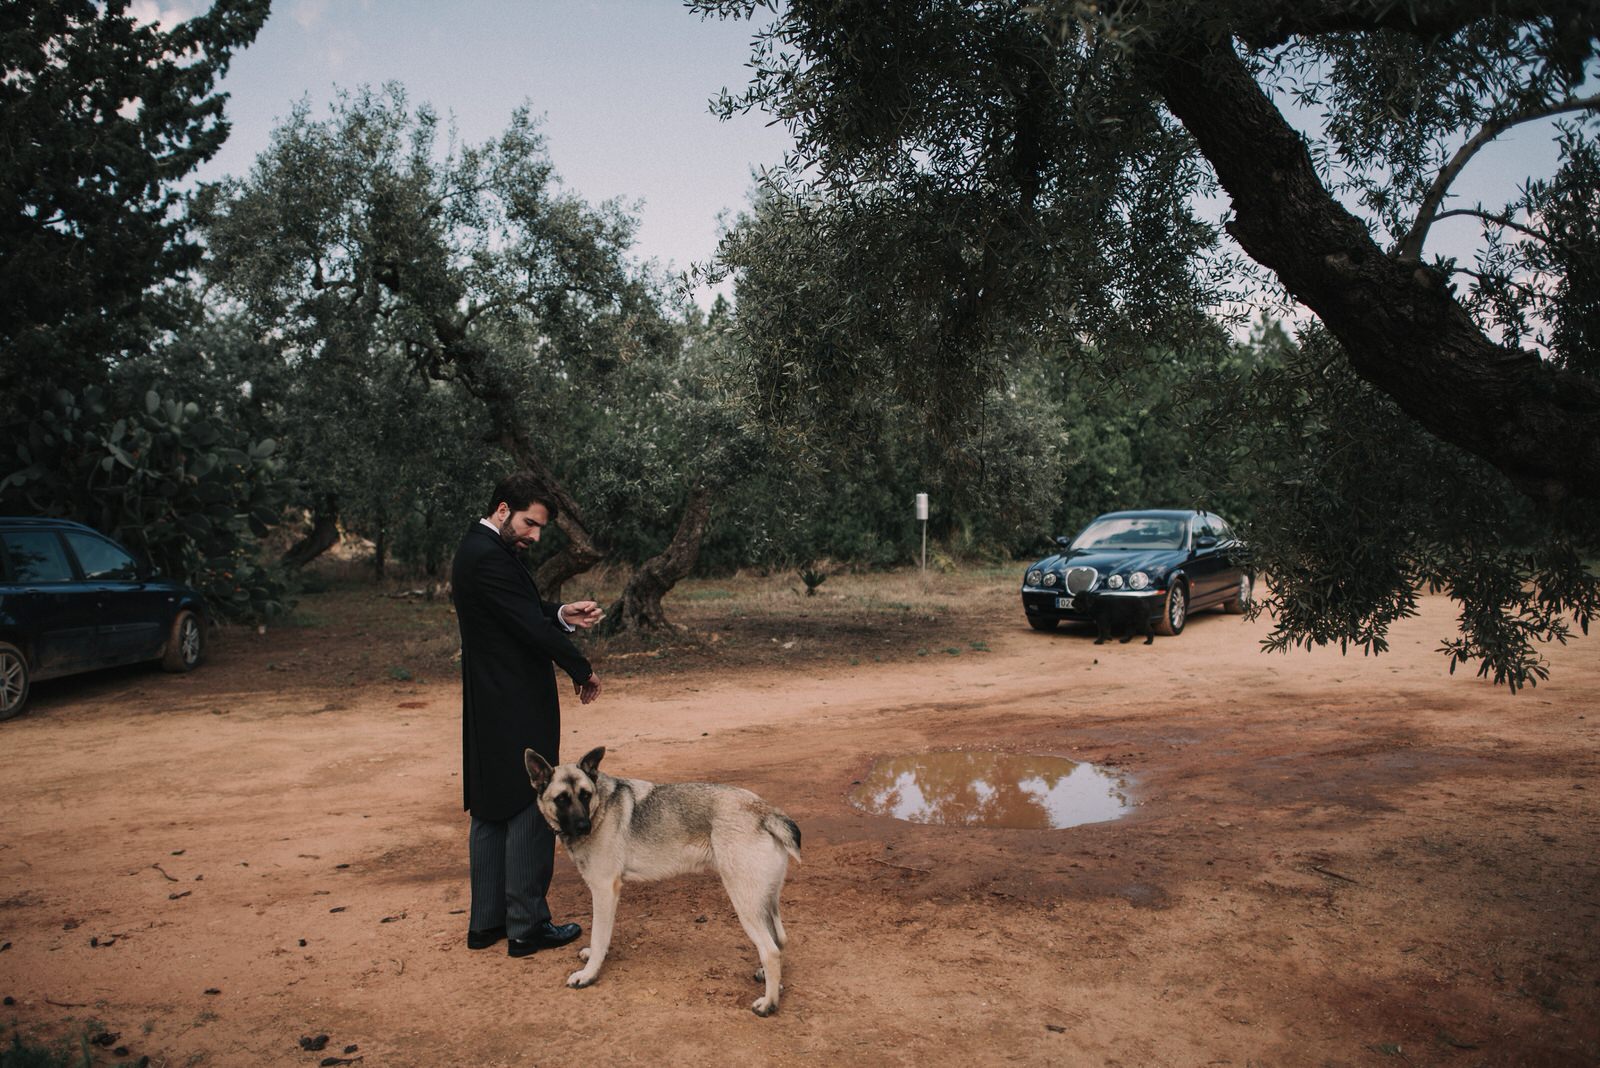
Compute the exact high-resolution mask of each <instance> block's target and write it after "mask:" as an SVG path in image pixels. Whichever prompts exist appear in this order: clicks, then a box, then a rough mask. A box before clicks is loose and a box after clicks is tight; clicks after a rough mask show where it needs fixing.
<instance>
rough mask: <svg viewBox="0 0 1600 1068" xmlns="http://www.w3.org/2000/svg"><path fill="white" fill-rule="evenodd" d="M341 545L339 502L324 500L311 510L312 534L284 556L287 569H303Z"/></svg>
mask: <svg viewBox="0 0 1600 1068" xmlns="http://www.w3.org/2000/svg"><path fill="white" fill-rule="evenodd" d="M337 544H339V502H338V499H337V498H335V497H332V496H328V497H325V498H323V499H322V500H321V501H320V502H318V503H317V505H316V506H315V507H314V508H312V510H311V533H309V534H307V535H306V536H305V537H303V538H301V539H300V540H299V541H297V542H295V543H294V544H293V545H291V546H289V549H288V551H287V552H285V553H284V554H283V564H284V566H286V567H292V568H302V567H305V566H306V565H307V564H309V563H310V562H311V561H313V560H315V559H316V558H317V557H319V556H321V555H322V554H323V553H325V552H327V551H328V550H329V549H331V548H333V547H334V546H335V545H337Z"/></svg>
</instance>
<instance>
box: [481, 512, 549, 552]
mask: <svg viewBox="0 0 1600 1068" xmlns="http://www.w3.org/2000/svg"><path fill="white" fill-rule="evenodd" d="M494 520H495V522H496V523H498V524H499V526H500V537H501V538H502V539H504V540H505V543H506V544H507V545H509V546H510V547H511V548H512V549H516V550H520V549H526V548H527V547H528V546H530V545H532V544H533V543H534V542H536V541H538V540H539V535H540V534H542V533H544V525H545V524H546V523H548V522H550V509H548V508H546V507H545V506H544V505H542V504H540V503H539V502H537V501H535V502H534V503H532V504H530V505H528V507H527V508H525V509H523V510H522V511H520V512H513V511H512V510H511V506H510V505H509V504H506V503H505V502H504V501H502V502H501V504H500V507H499V509H498V510H497V511H496V512H495V513H494Z"/></svg>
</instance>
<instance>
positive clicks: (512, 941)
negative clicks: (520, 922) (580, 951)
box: [506, 920, 583, 957]
mask: <svg viewBox="0 0 1600 1068" xmlns="http://www.w3.org/2000/svg"><path fill="white" fill-rule="evenodd" d="M581 934H583V928H582V927H580V926H578V925H577V924H575V923H563V924H559V925H558V924H554V923H551V922H550V921H549V920H546V921H545V922H543V923H541V924H540V925H539V926H537V927H535V928H534V929H533V931H532V932H530V933H529V935H528V937H527V938H508V939H506V955H507V956H510V957H526V956H529V955H531V954H534V953H537V952H539V951H540V950H541V949H555V948H556V947H557V946H564V945H566V944H567V943H568V942H571V941H573V940H574V939H576V938H577V937H578V936H579V935H581Z"/></svg>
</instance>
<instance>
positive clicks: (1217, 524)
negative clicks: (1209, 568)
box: [1211, 515, 1244, 591]
mask: <svg viewBox="0 0 1600 1068" xmlns="http://www.w3.org/2000/svg"><path fill="white" fill-rule="evenodd" d="M1211 526H1212V528H1213V529H1214V530H1215V531H1216V532H1217V554H1218V555H1219V556H1220V557H1221V558H1222V563H1221V566H1220V567H1219V568H1218V570H1217V578H1218V582H1219V587H1220V588H1221V589H1223V590H1228V591H1233V590H1237V589H1238V588H1239V580H1240V579H1241V578H1243V577H1244V544H1243V543H1242V542H1240V541H1239V535H1237V534H1235V533H1234V532H1233V528H1232V527H1230V526H1228V524H1227V521H1226V520H1224V519H1223V518H1222V517H1221V516H1216V515H1214V516H1212V517H1211Z"/></svg>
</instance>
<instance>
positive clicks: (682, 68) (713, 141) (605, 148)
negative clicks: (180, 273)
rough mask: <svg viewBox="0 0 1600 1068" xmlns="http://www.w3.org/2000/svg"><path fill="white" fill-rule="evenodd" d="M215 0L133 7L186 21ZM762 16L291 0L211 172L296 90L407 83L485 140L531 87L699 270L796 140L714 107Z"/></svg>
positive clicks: (205, 174) (558, 128)
mask: <svg viewBox="0 0 1600 1068" xmlns="http://www.w3.org/2000/svg"><path fill="white" fill-rule="evenodd" d="M208 3H209V0H163V2H161V3H160V4H159V8H158V5H157V4H156V3H155V2H153V0H138V2H136V3H135V4H134V5H133V7H134V11H135V13H136V14H140V15H141V16H142V17H145V18H149V17H152V16H158V17H160V18H161V20H162V21H163V22H166V23H170V22H173V21H176V20H180V19H183V18H187V17H190V16H192V15H193V14H195V13H196V12H198V11H201V10H204V9H205V7H206V6H208ZM753 31H754V27H753V26H752V24H751V23H748V22H719V21H715V20H712V21H704V22H703V21H701V19H700V18H699V17H698V16H697V15H695V14H694V13H692V12H690V11H687V10H685V9H684V8H683V6H682V5H681V4H680V3H677V2H676V0H455V2H453V3H449V4H443V3H439V2H437V0H275V2H274V3H273V5H272V15H271V17H270V18H269V19H268V20H267V24H266V26H265V27H264V28H263V29H262V31H261V33H260V35H259V36H258V37H257V38H256V40H255V43H254V44H252V45H251V46H250V47H249V48H247V49H246V50H245V51H243V52H242V53H240V54H239V55H238V56H237V57H235V59H234V61H233V64H232V67H231V69H230V70H229V73H228V77H227V79H226V80H225V81H224V82H223V86H222V87H223V89H224V90H226V91H227V92H228V93H229V94H230V96H231V99H230V101H229V104H228V118H229V120H230V121H231V122H232V124H233V133H232V136H231V137H230V138H229V139H228V142H227V144H225V145H224V146H223V148H222V151H221V152H220V153H218V155H217V157H216V158H215V159H213V160H212V161H211V162H210V163H209V164H208V165H207V166H206V167H204V168H203V169H202V170H201V171H200V172H199V177H200V178H202V179H206V180H212V179H216V178H219V177H222V176H223V175H230V174H231V175H242V174H244V173H245V172H247V171H248V170H249V168H250V166H251V164H252V162H253V161H254V160H255V157H256V156H257V154H259V153H260V152H261V151H262V150H263V149H264V148H266V146H267V141H268V138H269V135H270V134H271V132H272V129H273V128H274V126H276V125H277V123H278V122H279V120H281V119H283V118H284V117H285V116H287V115H288V113H289V110H290V109H291V107H293V105H294V103H295V102H296V101H298V100H301V99H303V98H305V99H309V100H310V101H311V105H312V114H313V117H322V116H325V115H326V114H327V105H328V103H329V101H331V100H332V99H333V95H334V92H335V90H336V89H354V88H358V87H360V86H363V85H368V86H373V87H377V86H380V85H382V84H383V83H385V82H389V81H396V82H399V83H401V84H402V85H404V86H405V87H406V90H407V92H408V94H409V97H410V100H411V102H412V103H413V104H419V103H423V102H427V103H430V104H432V105H433V106H434V108H435V110H436V111H438V112H439V113H440V115H441V117H445V116H449V115H453V116H454V117H455V121H456V124H457V127H458V129H459V131H460V134H461V138H462V139H463V140H464V141H467V142H469V143H475V142H482V141H485V140H488V139H489V138H491V137H494V136H495V135H496V134H498V133H500V132H501V131H502V130H504V129H505V127H506V124H507V122H508V121H509V120H510V117H511V112H512V111H513V109H515V108H517V107H518V106H520V105H521V104H522V103H524V102H527V103H528V104H530V105H531V106H532V110H533V113H534V114H535V115H543V116H544V122H543V124H542V126H541V129H542V130H543V132H544V134H545V137H546V140H547V143H548V148H549V151H550V156H551V159H552V160H553V162H554V163H555V167H556V172H557V173H558V174H559V175H560V176H561V179H562V182H563V184H564V185H565V186H566V187H567V188H568V189H569V190H571V191H573V192H575V193H577V194H578V195H579V196H581V197H582V198H583V199H585V200H586V201H588V202H590V203H592V204H593V203H599V202H600V201H603V200H608V199H611V198H612V197H621V198H623V200H624V201H626V202H629V203H632V202H634V201H641V202H642V206H641V207H640V208H639V211H638V212H637V214H638V216H639V218H640V220H641V225H640V229H639V240H638V244H637V246H636V248H635V252H636V254H637V255H638V257H639V258H640V259H641V260H648V259H655V260H657V261H659V262H660V263H661V264H662V265H663V266H666V265H671V266H673V267H675V268H676V269H678V270H685V269H687V268H688V267H689V266H690V265H691V264H693V263H696V262H703V261H705V260H707V259H708V258H709V257H710V255H711V253H712V251H713V250H714V249H715V247H716V239H717V216H718V214H719V213H721V212H723V211H725V210H732V211H738V210H740V209H741V208H742V207H744V205H745V204H746V203H747V201H748V194H749V192H750V189H751V188H752V184H753V183H752V180H751V171H752V168H754V167H757V166H760V165H762V164H768V165H770V164H775V163H777V162H778V161H779V160H780V159H781V158H782V156H783V153H784V151H785V149H786V148H787V147H788V145H789V139H788V137H787V135H786V134H785V133H783V132H782V131H781V130H780V129H779V128H778V127H769V126H767V125H766V124H765V122H766V120H765V117H764V116H759V115H751V116H743V117H740V118H736V119H733V120H730V121H728V122H722V121H720V120H718V119H717V118H716V117H715V116H713V115H712V114H711V113H710V112H709V110H708V108H707V102H708V101H709V100H710V99H711V98H712V97H713V96H715V95H716V94H717V93H718V92H719V91H720V90H721V89H722V88H723V87H724V86H726V87H728V88H730V89H739V88H742V87H743V86H744V85H745V84H746V83H747V80H748V79H747V75H748V71H747V70H746V68H745V66H744V64H745V62H746V61H747V60H748V59H749V56H750V39H751V35H752V33H753ZM708 296H709V295H708V294H705V293H702V294H700V298H701V299H702V301H704V300H706V299H708Z"/></svg>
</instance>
